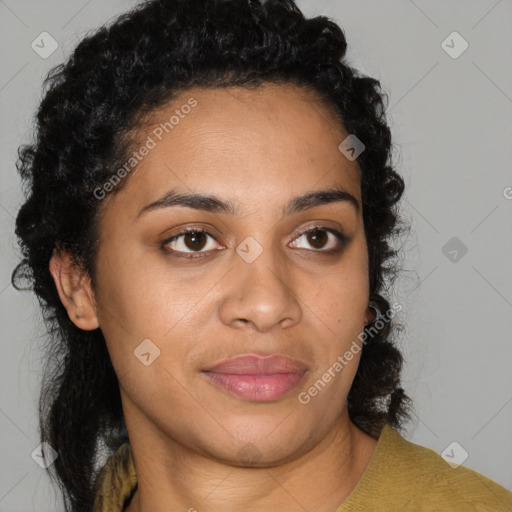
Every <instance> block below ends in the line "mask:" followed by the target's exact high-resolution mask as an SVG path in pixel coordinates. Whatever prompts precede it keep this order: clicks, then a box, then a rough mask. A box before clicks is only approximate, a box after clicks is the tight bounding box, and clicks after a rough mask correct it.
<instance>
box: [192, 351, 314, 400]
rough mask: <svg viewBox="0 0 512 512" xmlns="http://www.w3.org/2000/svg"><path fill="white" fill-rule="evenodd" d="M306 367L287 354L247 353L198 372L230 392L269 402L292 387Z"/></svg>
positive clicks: (299, 380) (297, 383)
mask: <svg viewBox="0 0 512 512" xmlns="http://www.w3.org/2000/svg"><path fill="white" fill-rule="evenodd" d="M307 371H308V367H307V366H306V365H305V364H304V363H302V362H300V361H297V360H295V359H291V358H289V357H285V356H282V355H278V354H277V355H272V356H268V357H260V356H256V355H254V354H249V355H244V356H238V357H235V358H233V359H227V360H224V361H221V362H220V363H218V364H216V365H214V366H212V367H210V368H208V369H206V370H203V371H202V374H203V375H204V376H205V377H206V378H207V379H208V380H209V381H210V382H211V383H212V384H214V385H215V386H217V387H220V388H221V389H223V390H224V391H227V392H228V393H230V394H231V395H234V396H237V397H239V398H242V399H244V400H248V401H252V402H271V401H275V400H278V399H279V398H282V397H283V396H285V395H287V394H288V393H290V392H291V391H292V390H293V389H295V388H296V387H297V386H298V385H299V383H300V382H301V381H302V380H303V377H304V375H305V374H306V372H307Z"/></svg>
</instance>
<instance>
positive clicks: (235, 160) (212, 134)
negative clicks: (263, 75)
mask: <svg viewBox="0 0 512 512" xmlns="http://www.w3.org/2000/svg"><path fill="white" fill-rule="evenodd" d="M172 116H174V117H172ZM165 123H167V124H165ZM348 135H349V134H348V133H346V132H344V131H343V130H342V129H341V127H339V126H338V125H337V123H336V122H335V120H334V119H333V118H332V117H331V115H330V112H329V110H328V109H327V108H326V107H324V106H321V105H320V104H319V103H318V102H312V101H311V98H310V97H308V96H307V95H305V94H301V92H300V91H299V89H297V88H295V87H294V86H292V85H287V86H283V85H281V86H277V85H270V84H267V85H265V86H264V87H263V88H258V89H256V90H246V89H239V88H228V89H210V90H208V89H198V88H195V89H191V90H189V91H187V92H185V93H182V94H181V96H179V97H178V98H177V99H175V100H173V102H172V105H169V106H166V107H165V108H162V109H161V110H160V111H159V112H158V114H155V115H154V116H153V117H152V119H151V124H145V125H144V127H142V128H140V129H139V132H138V141H139V142H140V144H139V145H138V146H137V148H139V149H137V156H134V158H136V159H137V161H139V160H140V161H139V163H138V165H137V167H136V169H135V170H132V168H131V165H133V164H134V161H132V162H131V164H130V162H128V160H127V165H126V167H125V171H126V169H130V172H126V173H125V174H127V175H128V176H125V177H124V178H123V179H127V180H128V181H127V182H126V184H125V187H124V188H123V189H122V190H121V191H120V192H119V193H118V194H116V195H115V196H107V197H106V198H105V199H103V200H102V201H103V202H102V203H101V207H102V208H103V209H104V210H103V216H102V219H101V223H100V249H99V253H98V260H97V278H96V282H97V288H96V289H95V290H94V292H93V294H94V300H95V314H96V318H97V321H98V324H99V326H100V327H101V329H102V332H103V334H104V336H105V339H106V341H107V346H108V350H109V353H110V356H111V358H112V362H113V365H114V368H115V370H116V373H117V375H118V378H119V382H120V387H121V394H122V400H123V409H124V413H125V418H126V422H127V425H128V429H129V433H130V434H134V433H135V434H136V436H137V437H139V436H143V437H144V436H146V438H151V436H152V438H153V439H155V436H157V437H158V438H159V439H165V440H167V441H168V442H170V443H171V444H176V445H181V446H182V447H184V448H186V449H188V450H192V451H193V452H195V453H199V454H202V455H207V456H209V457H211V458H214V459H217V460H223V461H228V462H229V463H233V464H243V463H247V460H249V459H252V460H253V463H255V464H258V465H271V464H276V463H279V462H283V461H286V460H291V459H293V458H296V457H298V456H299V455H300V454H302V453H305V452H306V451H308V450H309V449H311V448H312V447H313V446H314V445H316V444H318V443H319V442H320V441H321V440H322V439H324V438H325V437H326V436H327V435H328V433H329V432H330V431H331V430H332V429H333V426H334V424H335V422H336V421H337V420H339V419H340V418H344V419H345V420H346V419H347V418H348V416H347V412H346V402H345V401H346V397H347V395H348V392H349V389H350V387H351V384H352V380H353V378H354V375H355V373H356V370H357V366H358V363H359V357H360V352H359V351H358V350H355V349H354V347H355V346H356V345H355V344H354V341H355V342H356V344H357V346H360V345H361V343H360V342H359V340H358V338H357V337H358V335H359V334H360V333H361V331H362V330H363V327H364V324H365V323H366V322H367V321H369V319H370V316H368V315H369V314H370V312H369V310H368V309H367V306H368V286H369V283H368V267H367V265H368V259H367V246H366V240H365V236H364V228H363V221H362V211H361V190H360V170H359V168H358V165H357V163H356V161H350V160H349V159H347V158H346V157H345V156H344V154H343V153H342V152H340V150H339V149H338V146H339V144H340V143H341V142H342V141H343V140H344V139H345V138H346V137H347V136H348ZM143 146H145V147H146V148H147V151H146V150H143V149H140V148H142V147H143ZM132 156H133V155H132ZM122 174H123V173H121V175H122ZM331 189H337V190H340V189H343V190H344V191H345V192H346V193H347V194H350V195H352V196H353V197H354V198H355V199H356V201H357V203H359V209H358V208H357V207H356V206H355V205H354V204H353V203H352V202H351V201H350V200H346V199H345V200H341V199H339V198H338V199H337V200H331V201H327V199H328V196H319V197H317V198H316V199H309V200H307V199H306V200H297V198H300V197H302V196H305V195H307V194H311V193H315V192H318V191H327V190H331ZM171 191H172V192H173V193H174V194H176V195H178V194H183V195H201V196H208V197H209V199H203V200H199V199H197V198H196V199H195V200H194V201H189V202H188V203H187V204H188V205H185V204H183V201H174V202H173V200H172V197H171V196H168V199H169V200H168V201H167V204H166V200H165V199H163V198H165V197H166V195H167V194H170V193H171ZM214 197H215V200H213V199H212V198H214ZM99 200H101V199H99ZM157 201H161V202H160V203H156V205H153V206H149V205H152V204H153V203H155V202H157ZM221 203H222V204H225V205H227V206H225V207H222V206H219V205H220V204H221ZM228 206H229V207H228ZM231 209H232V210H233V211H231ZM313 227H317V228H319V230H318V231H317V232H314V231H311V232H310V233H309V234H308V230H311V228H313ZM190 228H194V229H195V230H196V231H199V233H197V232H196V233H191V234H185V235H180V233H181V232H182V231H183V230H185V229H190ZM201 232H203V233H201ZM336 232H340V233H342V234H343V235H345V236H346V237H347V238H348V239H349V241H348V242H346V243H344V242H343V240H340V239H338V238H337V236H336V234H335V233H336ZM173 237H176V238H174V239H173V240H170V239H172V238H173ZM351 347H352V348H351ZM350 350H352V353H353V357H352V359H351V360H349V361H348V360H346V359H344V361H345V364H343V365H342V366H343V368H342V369H341V370H339V365H336V364H335V363H336V362H337V361H338V362H339V361H340V360H339V359H338V358H339V357H343V355H344V354H345V353H346V352H347V351H350ZM249 354H252V355H255V356H259V357H260V358H264V357H266V356H270V355H276V354H279V355H282V356H285V357H288V358H292V359H293V360H295V361H296V362H299V363H300V364H297V365H296V366H294V365H288V363H287V362H286V361H285V362H284V365H283V364H281V365H280V364H279V363H282V362H283V361H277V366H275V367H274V366H271V365H270V366H265V360H264V361H263V362H261V359H260V363H259V364H260V366H258V364H257V363H254V362H253V361H252V360H245V361H244V360H242V361H241V362H240V361H239V362H238V364H235V363H234V364H232V365H228V366H226V367H224V369H221V370H219V372H210V373H208V372H206V370H208V369H211V368H212V367H213V366H214V365H217V363H220V362H222V361H223V360H226V359H231V358H235V357H237V356H243V355H249ZM266 361H267V362H268V360H266ZM340 364H341V363H340ZM251 368H252V370H253V371H251ZM329 370H330V373H329V374H330V376H331V378H330V379H328V378H327V377H324V380H322V376H324V374H326V372H329ZM249 374H250V375H249ZM319 380H320V381H322V382H321V383H318V381H319ZM315 383H317V384H316V388H315V386H314V385H315ZM312 387H313V388H315V389H316V392H315V391H312V392H309V391H308V390H310V389H311V388H312ZM130 430H131V432H130ZM244 461H245V462H244Z"/></svg>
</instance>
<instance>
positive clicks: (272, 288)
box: [219, 249, 302, 332]
mask: <svg viewBox="0 0 512 512" xmlns="http://www.w3.org/2000/svg"><path fill="white" fill-rule="evenodd" d="M233 265H234V268H233V269H232V271H231V272H230V273H229V278H228V279H229V281H228V284H227V286H226V290H227V292H226V294H225V295H224V297H223V299H222V303H221V306H220V311H219V314H220V318H221V321H222V322H223V323H224V324H225V325H228V326H231V327H240V326H247V324H249V325H250V327H251V328H252V329H254V330H256V331H258V332H267V331H269V330H272V329H273V328H275V326H276V325H280V327H281V328H289V327H292V326H293V325H295V324H297V323H299V322H300V321H301V319H302V308H301V304H300V300H299V298H298V297H297V295H296V291H295V290H294V288H296V286H294V285H295V282H294V280H293V277H292V272H290V271H287V270H286V262H285V261H283V260H282V259H280V258H279V256H278V255H275V254H274V253H273V251H272V250H270V249H265V250H263V252H262V253H261V254H260V255H259V256H258V258H256V260H254V261H253V262H252V263H248V262H247V261H245V260H244V259H243V258H242V257H240V256H239V255H238V254H235V255H234V262H233Z"/></svg>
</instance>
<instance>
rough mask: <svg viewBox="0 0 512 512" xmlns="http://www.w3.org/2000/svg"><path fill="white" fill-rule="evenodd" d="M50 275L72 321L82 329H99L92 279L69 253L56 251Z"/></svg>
mask: <svg viewBox="0 0 512 512" xmlns="http://www.w3.org/2000/svg"><path fill="white" fill-rule="evenodd" d="M49 268H50V273H51V274H52V277H53V280H54V281H55V286H56V287H57V291H58V293H59V297H60V300H61V302H62V304H63V305H64V307H65V308H66V310H67V312H68V315H69V318H70V319H71V321H72V322H73V323H74V324H75V325H76V326H77V327H79V328H80V329H83V330H85V331H92V330H93V329H97V328H98V327H99V322H98V317H97V316H96V306H95V302H94V293H93V291H92V288H91V281H90V277H89V276H88V275H87V274H86V273H85V272H84V271H83V270H81V269H80V268H79V267H78V266H77V265H76V264H75V262H74V261H73V259H72V256H71V254H70V253H69V252H67V251H62V250H59V249H55V250H54V251H53V255H52V257H51V259H50V264H49Z"/></svg>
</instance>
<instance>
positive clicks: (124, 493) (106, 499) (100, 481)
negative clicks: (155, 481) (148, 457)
mask: <svg viewBox="0 0 512 512" xmlns="http://www.w3.org/2000/svg"><path fill="white" fill-rule="evenodd" d="M136 487H137V475H136V472H135V464H134V461H133V455H132V451H131V447H130V444H129V443H128V442H126V443H123V444H122V445H121V446H120V447H119V448H118V449H117V451H116V452H115V453H114V454H113V455H111V456H110V457H109V459H108V460H107V462H106V464H105V465H104V466H103V467H102V468H101V470H100V472H99V474H98V477H97V479H96V484H95V489H96V490H95V500H94V506H93V510H92V512H121V511H122V510H124V507H125V505H126V503H127V502H128V501H129V499H130V498H131V496H132V495H133V492H134V491H135V489H136Z"/></svg>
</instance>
